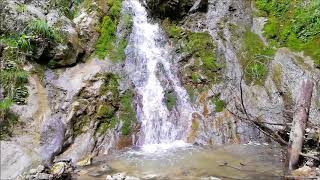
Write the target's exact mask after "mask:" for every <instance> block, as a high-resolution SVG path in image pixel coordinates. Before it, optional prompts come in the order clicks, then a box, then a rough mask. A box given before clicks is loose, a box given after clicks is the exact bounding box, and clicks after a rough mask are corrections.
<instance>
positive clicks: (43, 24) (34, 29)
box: [26, 19, 62, 42]
mask: <svg viewBox="0 0 320 180" xmlns="http://www.w3.org/2000/svg"><path fill="white" fill-rule="evenodd" d="M26 30H27V32H28V33H31V34H32V35H34V36H40V37H42V38H46V39H49V40H53V41H56V42H61V41H62V37H61V35H60V34H59V32H58V30H56V29H54V28H52V27H50V26H49V25H48V23H47V21H46V20H42V19H36V20H33V21H31V22H30V23H29V24H28V26H27V28H26Z"/></svg>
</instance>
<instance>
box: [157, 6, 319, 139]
mask: <svg viewBox="0 0 320 180" xmlns="http://www.w3.org/2000/svg"><path fill="white" fill-rule="evenodd" d="M197 3H199V2H196V3H195V4H194V7H197ZM191 12H192V13H190V14H188V16H185V17H184V19H183V20H182V21H179V22H178V23H177V24H178V26H179V27H178V26H171V29H170V28H169V30H166V29H168V25H167V24H166V23H167V22H164V23H163V26H164V29H165V30H166V31H167V33H168V34H169V38H170V39H172V44H173V45H174V46H176V52H178V54H176V61H177V63H179V66H180V73H181V79H182V82H183V84H184V85H185V87H186V89H187V90H188V89H191V90H190V91H189V92H190V93H189V94H190V97H191V100H193V101H194V106H195V107H196V109H197V111H198V112H195V113H194V114H193V115H192V117H193V118H192V127H191V132H190V135H189V137H188V140H189V142H196V143H200V144H212V143H213V144H225V143H246V142H249V141H265V140H266V139H268V138H266V137H265V136H264V135H263V134H261V132H260V131H258V130H257V129H256V127H254V126H252V125H250V122H246V121H245V120H243V119H241V118H239V117H237V116H236V115H240V116H244V114H243V113H242V112H241V109H242V108H241V102H240V94H241V92H240V81H242V89H243V99H244V105H245V107H246V111H247V112H248V114H249V115H250V116H252V117H258V119H259V120H261V121H264V122H266V123H271V124H272V123H280V124H281V123H284V124H285V123H289V122H291V121H292V111H294V108H293V107H294V105H295V102H296V98H297V97H296V96H297V94H298V93H297V92H298V89H297V88H298V86H297V85H298V84H300V83H299V82H300V81H301V80H303V79H304V78H306V77H308V78H311V79H313V81H314V83H315V84H316V85H315V88H314V94H313V98H312V105H311V111H310V115H309V121H310V122H312V123H314V124H318V123H319V119H318V118H316V117H319V116H320V114H319V113H320V112H319V105H317V104H319V102H320V99H319V92H318V90H316V89H319V75H320V73H319V69H317V68H316V67H315V66H314V65H313V63H312V61H311V60H310V59H309V58H308V57H305V56H303V55H302V54H301V53H293V52H291V51H290V50H288V49H285V48H280V49H278V50H277V51H276V52H275V55H274V56H273V57H272V60H271V61H270V64H269V65H268V73H267V76H266V80H265V82H264V84H263V85H256V84H253V83H246V82H245V81H244V80H241V77H242V74H243V73H244V70H243V67H242V65H241V56H240V54H241V48H242V46H243V40H242V37H243V34H244V32H245V31H246V29H251V31H252V32H255V33H256V34H257V35H258V36H259V37H260V38H261V41H262V42H263V43H264V44H265V45H266V44H267V43H268V42H267V40H266V39H265V38H263V35H262V34H263V33H262V32H261V31H262V29H263V25H264V23H265V22H266V20H265V19H263V18H253V16H252V6H251V4H250V3H249V2H248V1H235V0H224V1H216V0H211V1H210V0H209V3H208V11H207V12H203V11H198V12H197V11H196V12H193V11H191ZM179 28H180V29H179ZM181 29H182V30H181ZM190 32H192V33H194V34H197V33H198V34H199V33H202V32H205V33H209V34H210V36H211V38H212V39H213V40H214V44H215V47H216V48H214V49H213V50H214V51H215V54H216V60H215V61H216V63H217V64H220V65H221V67H222V68H220V69H217V70H215V71H211V72H210V73H211V74H214V76H215V77H216V79H217V81H212V80H210V77H209V75H208V74H206V73H205V70H204V69H202V68H201V66H198V65H197V56H194V55H193V54H192V53H191V54H190V53H189V54H188V52H187V53H186V52H184V51H183V50H182V52H183V53H179V52H181V49H183V47H184V43H185V41H186V40H185V39H187V41H186V42H187V43H188V38H189V41H190V37H192V33H190ZM185 34H187V35H185ZM189 34H191V36H190V35H189ZM199 35H200V34H199ZM199 37H201V36H199ZM181 41H182V42H181ZM213 50H212V51H213ZM193 73H194V74H193ZM196 75H197V76H196ZM221 107H222V109H221ZM223 107H225V108H223ZM267 126H268V127H270V128H273V129H278V130H279V131H280V132H281V130H283V129H284V127H283V126H272V125H267Z"/></svg>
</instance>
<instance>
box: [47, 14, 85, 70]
mask: <svg viewBox="0 0 320 180" xmlns="http://www.w3.org/2000/svg"><path fill="white" fill-rule="evenodd" d="M46 17H47V21H48V25H49V26H50V27H53V28H56V29H59V30H60V36H62V37H61V38H62V40H61V42H58V43H52V44H51V45H50V47H49V49H48V50H47V51H48V52H45V53H46V54H43V58H45V59H51V62H49V63H50V64H49V65H50V66H52V67H61V66H70V65H73V64H75V63H76V62H77V59H78V57H79V55H80V54H81V53H83V49H82V47H81V43H80V39H79V37H78V33H77V31H76V28H75V24H74V23H73V22H72V21H71V20H70V19H68V18H67V17H65V16H63V15H61V14H60V13H59V11H57V10H52V11H50V12H49V14H47V16H46Z"/></svg>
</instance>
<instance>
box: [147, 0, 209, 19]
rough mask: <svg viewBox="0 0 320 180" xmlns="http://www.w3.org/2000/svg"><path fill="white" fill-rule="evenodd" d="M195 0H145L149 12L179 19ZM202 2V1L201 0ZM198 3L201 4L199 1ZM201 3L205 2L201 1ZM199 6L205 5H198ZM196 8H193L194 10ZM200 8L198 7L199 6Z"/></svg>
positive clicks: (185, 13)
mask: <svg viewBox="0 0 320 180" xmlns="http://www.w3.org/2000/svg"><path fill="white" fill-rule="evenodd" d="M194 2H195V0H160V1H158V0H147V1H146V3H147V6H148V8H150V10H151V12H152V13H153V14H154V15H156V16H159V17H161V18H166V17H169V18H171V19H181V18H183V17H184V16H185V15H187V13H188V12H189V11H190V9H191V7H192V6H193V5H194ZM201 2H202V1H201ZM199 4H201V3H200V2H199ZM203 4H206V2H205V1H203ZM199 6H201V7H203V6H204V9H205V5H202V4H201V5H199ZM195 9H197V8H193V10H195ZM199 9H200V8H199Z"/></svg>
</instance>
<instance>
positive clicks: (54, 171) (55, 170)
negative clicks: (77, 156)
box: [50, 162, 67, 176]
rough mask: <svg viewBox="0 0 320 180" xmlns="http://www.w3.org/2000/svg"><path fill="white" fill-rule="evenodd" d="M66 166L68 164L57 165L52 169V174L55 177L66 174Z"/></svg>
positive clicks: (59, 163)
mask: <svg viewBox="0 0 320 180" xmlns="http://www.w3.org/2000/svg"><path fill="white" fill-rule="evenodd" d="M66 166H67V164H66V163H65V162H58V163H55V164H54V165H53V166H52V168H51V169H50V172H51V174H53V175H55V176H61V175H62V174H63V173H64V171H65V169H66Z"/></svg>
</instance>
